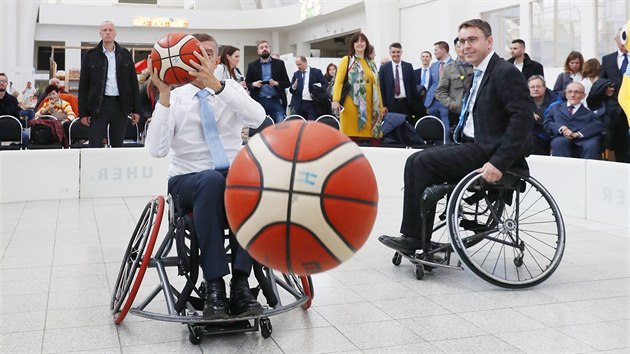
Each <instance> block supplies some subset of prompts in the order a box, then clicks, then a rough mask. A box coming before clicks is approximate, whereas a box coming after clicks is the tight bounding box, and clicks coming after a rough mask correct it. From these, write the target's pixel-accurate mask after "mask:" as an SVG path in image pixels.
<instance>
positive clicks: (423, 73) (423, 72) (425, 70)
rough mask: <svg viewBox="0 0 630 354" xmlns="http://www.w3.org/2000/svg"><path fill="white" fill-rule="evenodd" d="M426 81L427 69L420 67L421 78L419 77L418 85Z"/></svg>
mask: <svg viewBox="0 0 630 354" xmlns="http://www.w3.org/2000/svg"><path fill="white" fill-rule="evenodd" d="M426 82H427V69H422V78H421V79H420V85H422V86H424V84H425V83H426Z"/></svg>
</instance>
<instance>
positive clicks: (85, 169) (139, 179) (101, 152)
mask: <svg viewBox="0 0 630 354" xmlns="http://www.w3.org/2000/svg"><path fill="white" fill-rule="evenodd" d="M169 162H170V159H169V158H163V159H156V158H153V157H151V156H150V155H149V152H148V151H147V150H145V149H143V148H123V149H83V150H82V152H81V198H98V197H127V196H148V195H163V194H166V182H167V173H168V165H169Z"/></svg>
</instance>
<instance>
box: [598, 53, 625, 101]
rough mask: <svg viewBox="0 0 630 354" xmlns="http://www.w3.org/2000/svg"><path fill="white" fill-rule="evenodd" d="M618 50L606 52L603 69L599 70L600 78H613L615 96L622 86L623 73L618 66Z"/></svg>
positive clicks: (603, 58)
mask: <svg viewBox="0 0 630 354" xmlns="http://www.w3.org/2000/svg"><path fill="white" fill-rule="evenodd" d="M617 54H618V52H617V51H614V52H613V53H610V54H606V55H604V56H603V57H602V70H601V71H600V72H599V78H600V79H608V80H611V81H612V82H613V83H614V84H615V97H617V95H619V88H620V87H621V79H622V78H623V74H622V73H621V70H620V69H619V66H617Z"/></svg>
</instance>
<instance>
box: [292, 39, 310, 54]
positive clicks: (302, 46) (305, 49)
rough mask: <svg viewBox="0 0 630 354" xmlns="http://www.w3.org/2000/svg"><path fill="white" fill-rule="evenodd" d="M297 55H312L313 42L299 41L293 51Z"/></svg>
mask: <svg viewBox="0 0 630 354" xmlns="http://www.w3.org/2000/svg"><path fill="white" fill-rule="evenodd" d="M293 54H294V55H295V56H296V57H298V56H300V55H303V56H305V57H307V58H308V57H310V56H311V44H310V43H307V42H298V43H297V44H296V49H295V53H293Z"/></svg>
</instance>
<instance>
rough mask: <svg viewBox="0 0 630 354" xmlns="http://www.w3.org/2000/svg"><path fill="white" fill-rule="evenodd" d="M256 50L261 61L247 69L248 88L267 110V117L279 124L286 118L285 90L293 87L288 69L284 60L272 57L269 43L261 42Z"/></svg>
mask: <svg viewBox="0 0 630 354" xmlns="http://www.w3.org/2000/svg"><path fill="white" fill-rule="evenodd" d="M256 50H257V52H258V56H259V57H260V59H259V60H255V61H253V62H251V63H249V65H248V67H247V76H246V77H245V81H246V82H247V88H248V89H249V91H250V93H251V96H252V98H253V99H255V100H256V101H258V103H260V105H261V106H263V107H264V108H265V112H266V113H267V115H269V116H271V118H273V120H274V121H275V122H276V123H279V122H281V121H282V120H283V119H284V117H285V116H286V101H287V95H286V93H285V92H284V90H285V89H287V88H289V86H290V85H291V83H290V82H289V76H288V75H287V69H286V68H285V66H284V62H283V61H282V60H279V59H273V58H271V57H270V53H271V49H270V47H269V42H267V41H265V40H262V41H259V42H258V44H257V46H256Z"/></svg>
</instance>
